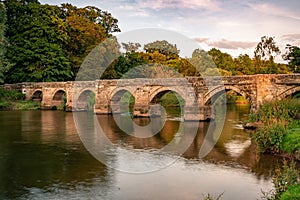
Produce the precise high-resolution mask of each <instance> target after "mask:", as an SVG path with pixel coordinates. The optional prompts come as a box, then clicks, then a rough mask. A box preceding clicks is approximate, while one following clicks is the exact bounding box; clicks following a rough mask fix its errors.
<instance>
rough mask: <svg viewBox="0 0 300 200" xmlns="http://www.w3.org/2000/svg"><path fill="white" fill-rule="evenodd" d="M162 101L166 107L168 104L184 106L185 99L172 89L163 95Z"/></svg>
mask: <svg viewBox="0 0 300 200" xmlns="http://www.w3.org/2000/svg"><path fill="white" fill-rule="evenodd" d="M160 103H161V105H162V106H164V107H168V106H184V105H185V100H184V99H183V98H182V97H181V96H180V95H178V94H176V93H174V92H172V91H170V92H168V93H166V94H165V95H163V96H162V98H161V99H160Z"/></svg>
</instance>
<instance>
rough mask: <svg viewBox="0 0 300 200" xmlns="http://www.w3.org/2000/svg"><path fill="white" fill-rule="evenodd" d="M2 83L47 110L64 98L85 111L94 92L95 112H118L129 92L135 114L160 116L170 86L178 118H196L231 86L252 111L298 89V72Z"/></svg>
mask: <svg viewBox="0 0 300 200" xmlns="http://www.w3.org/2000/svg"><path fill="white" fill-rule="evenodd" d="M2 87H3V88H5V89H8V90H14V89H17V90H22V92H23V93H24V94H26V99H27V100H30V99H32V100H34V101H41V106H42V108H43V109H52V108H53V107H56V106H59V105H61V104H62V103H63V101H64V100H65V101H66V109H67V111H81V110H86V109H87V103H86V102H87V98H88V96H89V94H90V93H94V94H95V105H94V112H95V113H96V114H110V113H118V112H121V109H120V100H121V97H122V96H123V94H124V93H125V92H130V93H131V94H132V95H133V97H134V98H135V105H134V108H133V111H134V116H135V117H150V116H151V115H160V111H161V109H160V106H158V102H159V100H160V98H161V97H162V96H163V95H164V94H166V93H167V92H169V91H173V92H175V93H177V94H178V95H180V96H181V97H182V98H183V99H184V100H185V105H184V109H183V110H184V119H185V120H191V121H194V120H200V121H201V120H208V119H212V118H214V111H213V109H212V104H213V100H214V99H216V98H217V97H218V96H220V95H221V94H224V92H225V91H230V90H233V91H235V92H236V93H238V94H240V95H242V96H244V97H245V98H247V99H248V101H249V102H250V104H251V109H252V110H256V109H257V108H258V107H259V105H260V104H261V103H262V102H263V101H272V100H275V99H282V98H286V97H287V96H291V95H293V94H295V93H297V92H300V74H282V75H281V74H280V75H273V74H259V75H249V76H224V77H205V78H202V77H187V78H158V79H146V78H145V79H144V78H140V79H118V80H115V79H112V80H95V81H68V82H39V83H33V82H25V83H18V84H5V85H3V86H2Z"/></svg>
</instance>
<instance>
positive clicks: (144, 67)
mask: <svg viewBox="0 0 300 200" xmlns="http://www.w3.org/2000/svg"><path fill="white" fill-rule="evenodd" d="M114 32H120V29H119V27H118V20H117V19H116V18H114V17H113V16H112V15H111V14H110V13H109V12H107V11H103V10H101V9H99V8H97V7H93V6H87V7H85V8H77V7H76V6H73V5H71V4H62V5H61V6H53V5H42V4H40V3H39V2H38V0H6V1H4V2H2V3H0V83H4V82H6V83H14V82H30V81H33V82H36V81H67V80H74V79H75V77H76V75H77V73H78V70H79V68H80V66H81V64H82V62H83V60H84V59H85V58H86V56H87V55H88V54H89V53H91V51H92V49H94V48H95V47H96V46H97V45H98V44H100V43H102V42H103V41H105V40H107V39H109V38H113V35H112V34H113V33H114ZM122 46H123V49H125V52H124V53H122V54H119V56H118V58H117V59H115V60H114V61H113V62H112V63H111V64H110V65H109V67H108V68H107V69H106V70H105V71H104V73H103V74H102V75H101V77H100V75H94V74H93V76H94V78H110V79H112V78H121V77H124V76H125V77H178V76H200V75H218V74H219V73H220V74H221V75H227V76H230V75H252V74H262V73H263V74H265V73H267V74H270V73H295V72H296V73H299V72H300V48H299V47H297V46H292V45H287V47H286V52H285V53H284V54H283V56H282V57H283V58H284V59H285V60H286V61H287V62H288V64H287V65H286V64H280V63H275V62H274V59H275V56H278V55H279V54H280V53H281V52H280V50H279V48H278V47H277V46H276V43H275V41H274V38H273V37H267V36H264V37H262V38H261V41H260V42H259V43H258V44H257V46H256V48H255V51H254V55H255V56H254V58H250V57H249V55H247V54H245V55H239V56H238V57H237V58H233V57H232V56H231V55H229V54H227V53H223V52H221V51H220V50H218V49H216V48H213V49H211V50H209V51H208V52H206V51H204V50H200V49H196V50H194V52H193V54H192V57H191V58H181V57H180V56H179V53H180V51H179V50H178V48H177V46H176V45H175V44H170V43H169V42H167V41H165V40H163V41H153V42H151V43H149V44H145V45H144V47H143V49H140V48H141V45H140V44H138V43H132V42H129V43H126V44H124V43H123V44H122ZM120 47H121V46H120V45H116V48H117V50H118V51H119V49H118V48H120ZM100 50H101V49H100ZM116 55H117V54H116ZM93 70H94V69H93Z"/></svg>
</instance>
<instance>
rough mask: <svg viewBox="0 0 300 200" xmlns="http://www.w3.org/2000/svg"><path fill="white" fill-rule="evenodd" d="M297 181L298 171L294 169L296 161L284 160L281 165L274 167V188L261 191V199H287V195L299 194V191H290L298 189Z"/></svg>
mask: <svg viewBox="0 0 300 200" xmlns="http://www.w3.org/2000/svg"><path fill="white" fill-rule="evenodd" d="M299 183H300V182H299V171H298V170H297V169H296V163H295V162H290V164H288V163H287V161H286V160H284V162H283V166H282V167H281V168H277V169H276V171H275V175H274V177H273V184H274V187H275V190H271V191H270V192H263V197H262V199H266V200H279V199H280V200H281V199H289V198H288V197H289V196H290V197H293V198H294V197H295V196H299V194H300V193H292V195H291V191H296V192H297V191H299ZM293 198H291V199H293Z"/></svg>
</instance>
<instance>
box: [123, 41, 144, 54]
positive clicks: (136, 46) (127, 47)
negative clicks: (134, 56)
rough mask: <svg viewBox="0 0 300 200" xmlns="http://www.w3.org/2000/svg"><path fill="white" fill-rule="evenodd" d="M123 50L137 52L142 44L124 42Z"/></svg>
mask: <svg viewBox="0 0 300 200" xmlns="http://www.w3.org/2000/svg"><path fill="white" fill-rule="evenodd" d="M122 46H123V49H125V50H126V52H136V51H137V50H138V49H139V48H140V47H141V44H140V43H133V42H128V43H123V42H122Z"/></svg>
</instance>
